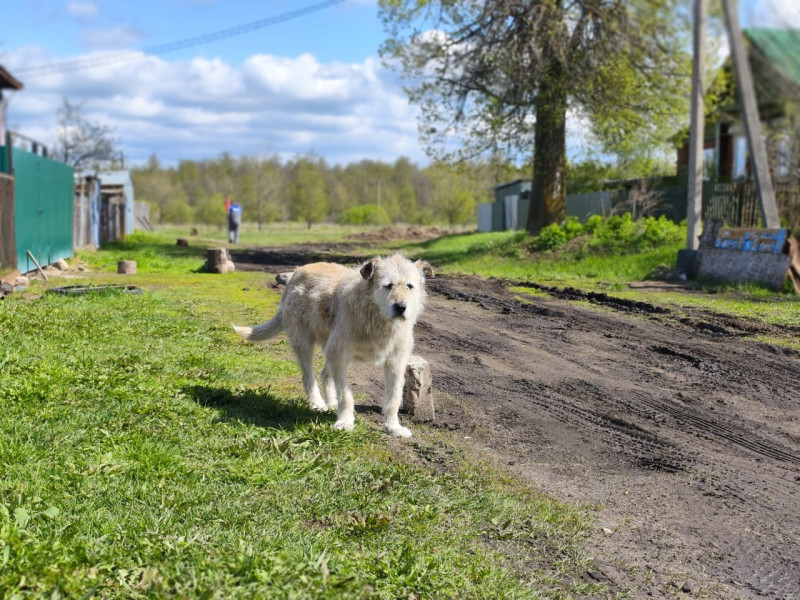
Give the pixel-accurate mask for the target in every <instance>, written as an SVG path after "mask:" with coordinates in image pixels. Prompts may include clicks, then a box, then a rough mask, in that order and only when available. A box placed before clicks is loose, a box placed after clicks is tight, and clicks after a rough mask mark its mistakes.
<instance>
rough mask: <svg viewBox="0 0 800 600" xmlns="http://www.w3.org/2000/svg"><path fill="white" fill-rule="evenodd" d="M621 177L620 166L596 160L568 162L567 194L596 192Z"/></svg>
mask: <svg viewBox="0 0 800 600" xmlns="http://www.w3.org/2000/svg"><path fill="white" fill-rule="evenodd" d="M617 179H620V172H619V168H618V167H617V166H616V165H609V164H605V163H601V162H598V161H595V160H586V161H583V162H579V163H568V164H567V194H580V193H583V192H595V191H598V190H602V189H604V187H605V185H606V184H607V183H608V182H609V181H613V180H617Z"/></svg>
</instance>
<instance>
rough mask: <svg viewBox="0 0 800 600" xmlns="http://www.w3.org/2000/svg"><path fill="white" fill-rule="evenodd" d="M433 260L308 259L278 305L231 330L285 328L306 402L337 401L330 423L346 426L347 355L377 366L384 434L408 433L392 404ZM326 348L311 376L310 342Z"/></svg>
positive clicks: (261, 334)
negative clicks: (347, 262) (317, 372)
mask: <svg viewBox="0 0 800 600" xmlns="http://www.w3.org/2000/svg"><path fill="white" fill-rule="evenodd" d="M426 275H427V276H432V275H433V270H432V269H431V266H430V265H429V264H428V263H426V262H423V261H417V262H411V261H410V260H408V259H407V258H405V257H403V256H401V255H399V254H395V255H394V256H391V257H389V258H373V259H372V260H369V261H367V262H365V263H364V264H363V265H361V266H359V267H355V268H347V267H343V266H341V265H337V264H333V263H313V264H309V265H306V266H304V267H301V268H300V269H298V270H297V271H295V272H294V273H292V274H291V277H290V278H289V280H288V282H287V284H286V289H285V290H284V292H283V296H282V297H281V303H280V306H279V307H278V313H277V314H276V315H275V316H274V317H273V318H272V319H270V320H269V321H267V322H266V323H262V324H261V325H257V326H256V327H252V328H251V327H237V326H235V325H234V329H235V330H236V333H238V334H239V335H241V336H242V337H244V338H245V339H248V340H251V341H262V340H267V339H269V338H272V337H274V336H276V335H278V334H279V333H280V332H281V331H285V332H286V334H287V336H288V338H289V344H290V345H291V347H292V350H293V351H294V354H295V356H296V357H297V362H298V363H299V364H300V369H301V370H302V371H303V385H304V387H305V390H306V394H307V395H308V403H309V405H310V406H311V408H314V409H317V410H325V409H326V408H330V409H333V408H336V409H337V410H338V415H337V419H336V424H335V425H334V427H336V429H344V430H347V431H349V430H351V429H352V428H353V424H354V420H355V415H354V406H353V393H352V391H351V390H350V386H349V385H348V383H347V366H348V365H349V364H350V363H351V362H353V361H360V362H372V363H374V364H376V365H382V366H383V372H384V381H385V389H386V391H385V399H384V402H383V414H384V417H385V421H384V429H385V430H386V432H387V433H389V434H390V435H395V436H400V437H410V436H411V431H410V430H409V429H408V428H407V427H403V426H402V425H400V420H399V418H398V415H397V413H398V410H399V408H400V403H401V400H402V394H403V384H404V381H405V369H406V363H407V362H408V357H409V356H410V355H411V350H412V348H413V346H414V337H413V334H414V324H415V323H416V322H417V318H418V317H419V315H420V313H422V310H423V308H424V306H425V297H426V294H425V276H426ZM315 344H319V345H320V346H321V347H322V349H323V353H324V354H325V368H324V369H323V370H322V385H323V387H324V388H325V398H326V400H327V403H326V402H323V400H322V396H321V395H320V391H319V387H318V386H317V380H316V377H315V376H314V367H313V353H314V345H315Z"/></svg>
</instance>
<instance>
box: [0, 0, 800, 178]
mask: <svg viewBox="0 0 800 600" xmlns="http://www.w3.org/2000/svg"><path fill="white" fill-rule="evenodd" d="M303 11H305V12H303ZM301 12H302V14H300V13H301ZM740 12H741V19H742V23H743V25H744V26H781V27H786V26H791V27H795V28H800V3H798V2H797V0H742V7H741V11H740ZM260 25H263V26H260ZM243 26H244V27H243ZM239 27H241V28H242V29H245V30H247V31H245V32H244V33H240V34H238V35H232V36H220V38H221V39H209V37H212V38H213V36H208V34H214V33H216V32H224V31H225V30H229V29H233V28H239ZM203 36H206V37H203ZM194 38H200V40H199V41H200V42H202V43H197V44H174V43H175V42H182V41H186V40H192V39H194ZM383 39H384V32H383V28H382V25H381V23H380V21H379V19H378V9H377V0H340V1H338V2H337V1H336V0H327V3H326V0H137V1H136V2H125V1H120V0H25V1H23V2H11V1H7V2H4V6H3V27H2V28H0V64H2V65H3V66H4V67H5V68H6V69H7V70H9V71H10V72H11V73H12V74H13V75H14V76H15V77H17V79H19V80H21V81H22V82H23V83H24V85H25V89H23V90H21V91H19V92H12V93H6V96H7V97H9V98H10V99H9V103H8V109H7V112H8V114H7V119H6V124H7V126H8V127H9V128H10V129H12V130H13V131H17V132H19V133H21V134H23V135H25V136H27V137H29V138H33V139H35V140H37V141H39V142H41V143H44V144H46V145H48V144H50V145H52V144H53V143H54V141H55V139H56V135H57V120H58V118H57V111H58V108H59V107H60V106H61V104H62V102H63V98H67V99H68V100H69V101H70V102H71V103H73V104H77V103H79V102H82V103H83V114H84V116H86V117H87V118H88V119H89V120H90V121H92V122H94V123H97V124H102V125H106V126H108V127H110V128H111V129H112V130H113V133H114V136H115V137H116V138H117V139H118V140H119V145H120V147H121V148H122V150H123V152H124V155H125V157H126V161H127V162H128V163H129V164H132V165H136V164H142V163H144V162H145V161H146V160H147V159H148V157H150V156H151V155H152V154H155V155H157V156H158V158H159V159H160V160H161V162H162V163H163V164H166V165H176V164H177V163H178V161H180V160H182V159H190V160H205V159H213V158H215V157H217V156H219V155H220V154H221V153H222V152H230V153H231V154H232V155H233V156H243V155H249V156H267V155H271V154H277V155H279V156H281V157H282V158H283V159H285V160H288V159H291V158H292V157H294V156H297V155H301V154H306V153H314V154H315V155H317V156H320V157H322V158H324V159H325V160H326V161H328V163H329V164H340V165H346V164H348V163H351V162H358V161H360V160H362V159H371V160H382V161H385V162H393V161H394V160H396V159H397V158H399V157H401V156H405V157H408V158H410V159H411V160H412V161H414V162H416V163H417V164H425V163H426V162H427V158H426V156H425V152H424V149H423V148H422V147H421V145H420V143H419V139H418V135H417V124H416V118H417V110H416V108H415V107H414V106H411V105H409V103H408V101H407V99H406V96H405V94H404V92H403V81H402V80H401V79H400V76H399V74H397V73H396V72H394V71H391V70H389V69H387V68H386V67H385V66H384V65H383V64H382V62H381V60H380V57H379V56H378V49H379V47H380V44H381V42H382V41H383ZM176 46H177V48H176ZM168 49H169V50H171V51H165V50H168ZM119 53H124V54H123V55H122V56H124V57H125V60H122V59H120V54H119ZM109 57H110V59H109ZM65 61H78V62H79V63H80V64H86V63H87V61H88V62H89V63H91V64H92V65H94V66H93V67H92V68H84V69H76V70H67V69H66V65H67V64H68V63H65ZM43 67H45V68H43ZM687 93H688V91H687ZM575 128H576V129H579V128H580V125H579V124H578V125H576V126H575ZM572 139H573V140H579V139H581V132H580V131H575V132H573V136H572Z"/></svg>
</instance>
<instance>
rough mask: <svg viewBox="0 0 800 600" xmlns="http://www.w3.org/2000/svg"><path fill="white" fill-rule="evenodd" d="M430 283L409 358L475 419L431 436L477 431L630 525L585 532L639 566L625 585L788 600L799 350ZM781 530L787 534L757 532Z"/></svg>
mask: <svg viewBox="0 0 800 600" xmlns="http://www.w3.org/2000/svg"><path fill="white" fill-rule="evenodd" d="M431 288H432V291H433V296H434V298H433V300H432V302H431V303H430V306H429V312H428V313H427V314H426V315H425V316H423V320H424V322H425V324H426V325H425V327H421V328H420V332H419V335H418V350H419V352H420V353H421V354H423V355H424V356H426V357H427V358H428V360H429V362H431V368H432V369H434V370H435V371H434V372H435V375H434V382H435V386H436V388H437V389H441V390H442V391H445V392H447V393H448V394H449V395H452V396H454V397H456V398H460V399H461V400H462V403H465V404H466V405H467V407H466V411H468V412H471V414H469V415H467V416H458V415H459V413H458V411H454V413H455V415H456V416H455V418H454V417H452V416H450V415H448V417H449V420H448V417H446V418H445V419H444V420H443V422H442V423H440V424H439V426H441V427H445V428H452V427H454V426H456V427H458V426H459V425H461V426H465V427H467V428H469V427H472V429H473V430H474V431H475V432H476V433H477V434H478V435H477V437H479V438H480V439H481V442H482V443H483V444H484V447H486V448H487V449H488V450H490V451H491V452H493V453H494V455H495V456H498V457H500V460H503V459H502V457H509V459H508V461H507V463H506V464H508V463H514V464H513V465H512V467H511V468H513V469H514V470H515V471H517V472H520V473H522V475H523V476H524V477H526V478H528V479H529V480H531V481H533V482H535V483H537V484H540V485H542V486H543V487H544V488H545V489H547V491H548V492H550V493H554V494H556V495H557V496H559V495H560V496H561V497H564V496H565V494H564V492H565V490H569V493H568V494H566V497H567V498H571V497H573V498H578V499H581V500H582V501H589V502H592V503H598V502H599V503H602V504H604V505H606V506H608V508H607V509H602V510H601V514H600V519H601V520H602V519H611V520H613V521H614V522H615V523H620V522H626V520H627V521H628V522H629V523H631V525H630V531H627V532H622V533H618V530H617V529H616V528H614V529H615V533H614V535H613V536H596V537H595V539H596V543H597V545H598V549H599V551H600V552H601V553H602V554H600V557H601V558H603V559H604V560H612V561H619V560H623V561H625V562H626V563H628V564H631V565H633V567H634V568H633V569H630V570H629V571H628V576H629V579H628V580H626V582H627V584H628V585H631V586H633V587H634V589H639V592H638V593H640V594H641V593H642V590H646V591H647V594H650V596H651V597H668V596H671V595H673V594H674V593H675V592H676V591H677V590H675V588H674V587H673V584H674V582H675V581H677V580H678V579H680V578H688V579H694V580H695V581H699V582H701V585H700V586H699V587H698V586H690V587H693V588H694V589H698V590H702V593H705V594H709V595H710V597H719V598H755V597H759V598H762V597H768V598H776V599H777V598H781V599H783V598H798V597H800V562H798V556H800V534H799V533H798V527H797V523H798V518H799V517H800V502H799V501H798V497H800V479H799V478H800V470H798V468H797V467H798V465H800V462H799V460H800V442H799V441H798V436H797V435H796V433H797V431H800V428H799V427H798V426H797V422H798V418H800V406H799V405H798V400H797V398H795V396H796V393H795V392H794V390H795V389H796V385H797V384H796V382H798V381H800V362H798V361H797V360H796V358H795V353H793V352H791V351H790V352H784V351H783V350H782V349H780V350H777V351H776V349H775V348H774V347H771V346H768V345H765V344H759V343H753V342H747V341H745V340H742V339H741V338H742V336H743V335H745V334H746V335H749V334H751V333H752V331H753V327H752V325H751V324H748V323H745V325H743V326H742V327H741V328H737V327H735V322H731V320H730V319H729V318H728V319H727V320H726V322H725V325H724V326H722V325H717V324H715V322H714V320H713V319H712V318H711V317H712V316H713V315H710V314H708V313H703V314H701V315H699V316H697V317H694V316H690V317H688V318H687V317H684V318H682V319H676V318H674V315H671V314H669V313H668V312H665V311H658V310H650V309H648V307H647V305H643V304H642V303H637V304H632V305H631V304H629V303H627V302H626V303H623V304H622V305H621V308H618V307H617V306H616V303H615V302H614V301H612V300H607V299H606V298H607V297H603V296H602V295H601V296H599V297H595V298H594V301H592V300H591V299H590V301H592V303H593V304H596V305H598V306H600V307H602V309H611V312H608V311H607V310H604V311H603V312H597V311H596V310H592V309H587V308H583V307H581V306H579V305H576V304H574V303H573V302H572V299H579V300H586V298H584V297H582V296H581V295H580V294H578V295H577V296H576V295H574V294H568V295H569V296H570V300H568V301H566V302H564V301H562V300H558V299H550V298H541V297H532V298H530V300H529V302H521V301H519V300H517V299H515V298H514V294H511V293H508V292H507V291H506V290H505V289H504V288H503V284H502V282H496V281H476V280H473V279H471V278H463V279H453V280H447V279H440V280H438V281H437V283H436V284H433V285H432V286H431ZM440 303H441V304H440ZM629 315H635V317H633V318H632V317H630V316H629ZM770 331H774V330H770ZM779 333H780V332H779ZM784 333H785V332H784ZM788 333H789V334H792V333H793V332H791V331H790V332H788ZM475 338H478V339H480V340H481V342H482V343H481V344H479V345H476V344H474V343H473V342H472V341H466V342H464V341H460V340H473V339H475ZM526 339H527V343H525V342H523V340H526ZM440 347H441V348H445V347H446V348H447V349H448V353H447V356H440V355H439V354H438V350H437V349H438V348H440ZM454 348H457V349H458V350H460V352H455V351H454ZM486 348H490V349H491V350H490V351H488V352H487V351H486ZM454 356H457V357H458V360H454V359H453V357H454ZM476 365H479V366H476ZM465 367H471V368H465ZM440 375H441V376H440ZM470 399H474V400H470ZM499 407H513V410H509V409H507V408H506V409H503V410H501V409H500V408H499ZM498 415H502V418H498ZM453 420H455V421H456V423H453V422H452V421H453ZM792 424H793V425H792ZM784 425H792V426H791V427H790V428H789V431H783V430H782V427H783V426H784ZM520 456H523V457H524V456H529V457H533V459H532V461H531V460H529V461H527V462H525V461H520V460H518V459H516V457H520ZM565 465H566V466H565ZM568 465H573V467H570V466H568ZM564 473H566V475H564ZM648 473H649V475H648ZM620 489H625V490H626V492H622V493H620V491H619V490H620ZM626 494H627V496H626ZM665 498H666V499H667V500H664V499H665ZM626 503H627V505H629V506H630V509H628V510H627V511H626V510H624V509H623V508H622V507H623V506H625V505H626ZM631 510H633V511H636V513H639V515H640V516H637V517H634V518H632V517H631V514H636V513H631V512H630V511H631ZM775 523H784V524H789V525H785V526H784V527H785V532H784V533H782V534H780V535H778V534H766V533H763V532H768V531H770V530H771V529H773V528H774V524H775ZM597 537H599V539H597ZM666 556H669V557H670V558H669V559H665V557H666ZM676 578H678V579H676ZM642 595H644V594H642ZM634 596H635V597H638V595H637V594H636V593H635V594H634Z"/></svg>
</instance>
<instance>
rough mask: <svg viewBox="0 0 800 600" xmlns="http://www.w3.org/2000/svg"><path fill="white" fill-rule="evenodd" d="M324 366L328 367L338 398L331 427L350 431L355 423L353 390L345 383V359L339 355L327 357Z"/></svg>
mask: <svg viewBox="0 0 800 600" xmlns="http://www.w3.org/2000/svg"><path fill="white" fill-rule="evenodd" d="M326 368H328V369H330V375H331V377H332V378H333V383H334V385H335V388H336V397H337V399H338V406H337V414H336V423H334V424H333V427H334V429H341V430H343V431H350V430H352V429H353V426H354V425H355V421H356V418H355V401H354V400H353V391H352V390H351V389H350V385H349V384H348V383H347V361H346V360H342V359H341V357H337V359H336V360H331V359H330V358H328V363H327V365H326Z"/></svg>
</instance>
